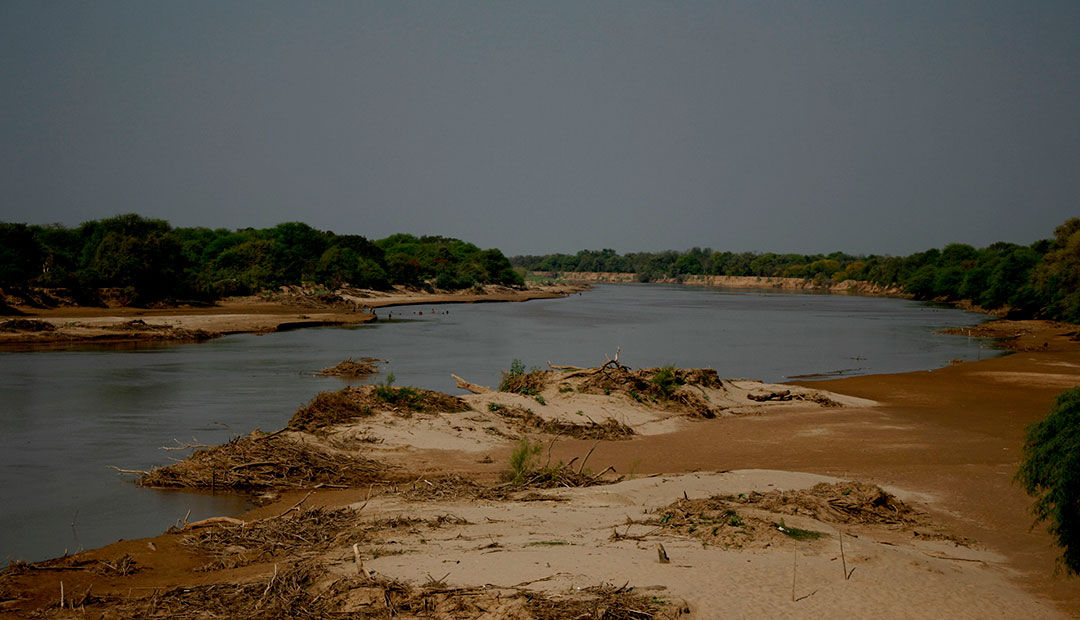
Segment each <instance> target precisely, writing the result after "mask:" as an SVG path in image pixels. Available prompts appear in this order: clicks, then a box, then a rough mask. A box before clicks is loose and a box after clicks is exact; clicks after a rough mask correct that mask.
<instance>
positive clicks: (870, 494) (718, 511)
mask: <svg viewBox="0 0 1080 620" xmlns="http://www.w3.org/2000/svg"><path fill="white" fill-rule="evenodd" d="M784 515H788V516H793V515H799V516H805V517H809V518H812V519H815V520H818V521H821V522H823V523H834V524H842V525H892V526H894V527H897V528H910V527H913V526H916V525H922V526H925V525H928V519H927V517H926V515H925V514H924V513H922V512H919V511H917V510H915V509H913V508H911V507H910V506H908V505H907V504H905V503H904V502H902V501H900V500H899V499H897V498H896V497H895V496H893V495H890V494H889V493H886V492H885V491H883V490H881V489H880V488H878V487H876V486H874V485H870V484H865V483H861V482H839V483H835V484H829V483H821V484H818V485H815V486H814V487H812V488H810V489H800V490H795V491H769V492H768V493H758V492H754V493H750V494H743V495H737V496H730V495H729V496H714V497H709V498H703V499H680V500H678V501H676V502H674V503H672V504H670V505H668V506H667V507H665V508H663V509H661V510H659V511H657V514H656V516H655V517H654V518H652V519H650V520H648V521H646V522H644V523H643V525H648V526H652V527H654V528H657V529H660V530H666V531H670V532H676V533H679V534H682V535H685V536H690V537H693V538H698V539H700V540H701V541H702V543H703V544H707V545H717V546H723V547H733V548H742V547H764V546H768V545H771V544H775V543H776V542H777V541H779V540H783V538H784V537H789V538H797V539H799V540H813V539H816V538H820V537H822V536H825V535H826V534H824V533H822V532H814V531H810V530H800V529H798V528H794V527H790V526H786V525H784V521H783V516H784ZM628 525H636V523H630V524H628ZM630 531H631V530H630V527H627V529H626V530H625V531H624V532H622V533H620V532H619V530H618V528H617V527H616V528H615V529H614V533H613V534H612V538H613V539H616V540H618V539H624V538H635V537H634V536H632V535H630ZM921 535H924V536H925V535H926V534H921ZM932 536H934V537H941V538H948V539H950V540H954V539H953V538H952V537H950V536H945V535H932ZM955 540H957V541H958V542H962V541H959V539H955Z"/></svg>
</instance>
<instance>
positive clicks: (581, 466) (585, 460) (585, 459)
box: [577, 353, 618, 474]
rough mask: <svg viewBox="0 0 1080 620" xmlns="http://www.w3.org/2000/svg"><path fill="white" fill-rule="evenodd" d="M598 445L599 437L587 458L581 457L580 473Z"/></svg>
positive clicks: (586, 454)
mask: <svg viewBox="0 0 1080 620" xmlns="http://www.w3.org/2000/svg"><path fill="white" fill-rule="evenodd" d="M617 355H618V354H617V353H616V356H617ZM598 445H600V440H599V439H597V440H596V443H594V444H593V445H592V447H591V448H589V451H588V452H586V453H585V458H583V459H581V465H580V466H579V467H578V470H577V473H578V474H580V473H581V472H583V471H585V463H587V462H588V461H589V457H590V456H592V453H593V450H595V449H596V446H598Z"/></svg>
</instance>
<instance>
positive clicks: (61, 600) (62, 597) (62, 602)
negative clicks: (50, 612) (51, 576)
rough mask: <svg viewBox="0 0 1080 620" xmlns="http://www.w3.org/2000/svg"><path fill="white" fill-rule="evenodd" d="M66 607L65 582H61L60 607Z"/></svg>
mask: <svg viewBox="0 0 1080 620" xmlns="http://www.w3.org/2000/svg"><path fill="white" fill-rule="evenodd" d="M63 608H64V582H63V581H61V582H60V609H63Z"/></svg>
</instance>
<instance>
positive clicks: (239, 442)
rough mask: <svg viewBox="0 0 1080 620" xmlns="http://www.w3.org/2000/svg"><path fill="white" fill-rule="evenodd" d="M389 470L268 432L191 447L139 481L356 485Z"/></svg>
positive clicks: (252, 486)
mask: <svg viewBox="0 0 1080 620" xmlns="http://www.w3.org/2000/svg"><path fill="white" fill-rule="evenodd" d="M393 473H394V472H393V470H392V469H391V468H390V467H389V466H387V465H385V464H383V463H380V462H378V461H375V460H372V459H367V458H364V457H361V456H358V455H355V454H349V453H343V452H336V451H331V450H327V449H323V448H320V447H318V446H316V445H314V444H310V443H302V442H298V441H293V440H291V439H288V438H285V437H281V436H275V435H268V436H262V437H237V438H236V439H233V440H232V441H230V442H229V443H226V444H223V445H220V446H214V447H212V448H205V449H202V450H196V451H195V452H194V453H192V454H191V455H190V456H188V457H187V458H186V459H184V460H183V461H181V462H179V463H176V464H173V465H168V466H166V467H158V468H155V469H153V470H151V471H150V472H149V473H148V474H145V475H143V476H142V477H141V478H140V480H139V482H140V484H142V485H143V486H150V487H187V488H207V489H213V488H220V489H238V490H260V489H272V488H309V487H314V486H319V485H360V484H367V483H370V482H374V481H379V480H387V479H390V478H391V477H392V475H393Z"/></svg>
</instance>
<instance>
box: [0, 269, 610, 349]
mask: <svg viewBox="0 0 1080 620" xmlns="http://www.w3.org/2000/svg"><path fill="white" fill-rule="evenodd" d="M588 288H589V286H588V285H584V284H576V285H540V286H530V287H527V288H525V289H510V288H506V287H501V286H489V287H485V288H484V289H483V292H482V293H478V292H464V293H427V292H423V291H417V290H409V289H404V288H398V289H395V290H393V291H369V290H355V289H352V290H348V289H346V290H342V291H338V292H336V293H335V295H334V298H335V299H334V300H333V301H332V302H326V301H323V300H320V299H318V298H317V297H316V296H315V295H312V294H307V293H305V292H303V291H301V290H300V289H299V288H298V287H292V288H291V289H290V291H289V292H288V293H286V294H279V295H274V296H271V297H269V298H262V297H246V298H230V299H227V300H223V301H221V302H218V303H216V304H214V305H213V306H181V307H171V308H154V309H149V308H133V307H126V306H119V307H108V308H96V307H86V306H68V307H59V308H49V309H42V308H34V307H29V306H14V308H15V309H16V310H18V311H19V312H20V313H21V314H19V315H14V316H7V317H0V325H2V324H4V323H7V322H10V321H17V322H18V323H17V324H16V327H20V326H25V328H23V329H9V330H0V351H2V350H17V351H34V350H38V349H41V350H55V349H57V348H64V347H68V346H87V345H91V346H92V345H102V346H112V345H117V346H123V345H140V344H175V343H185V342H201V341H205V340H210V339H213V338H219V337H222V336H228V335H233V334H267V333H273V332H278V331H285V330H292V329H301V328H305V327H325V326H345V325H361V324H364V323H368V322H373V321H377V320H379V318H380V317H379V316H378V312H377V310H378V309H379V308H393V307H398V306H416V305H432V304H469V303H503V302H524V301H531V300H534V299H558V298H562V297H565V296H567V295H570V294H573V293H577V292H582V291H585V290H588ZM43 324H44V325H43Z"/></svg>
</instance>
